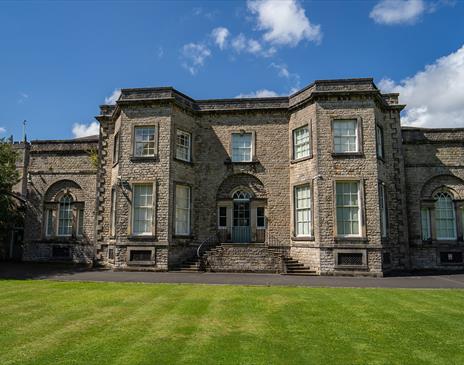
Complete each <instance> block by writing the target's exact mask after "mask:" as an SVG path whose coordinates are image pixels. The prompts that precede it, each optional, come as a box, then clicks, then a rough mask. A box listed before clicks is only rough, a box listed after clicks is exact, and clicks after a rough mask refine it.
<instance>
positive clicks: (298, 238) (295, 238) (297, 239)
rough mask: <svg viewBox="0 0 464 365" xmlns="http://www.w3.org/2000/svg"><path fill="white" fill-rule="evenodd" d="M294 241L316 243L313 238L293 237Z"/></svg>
mask: <svg viewBox="0 0 464 365" xmlns="http://www.w3.org/2000/svg"><path fill="white" fill-rule="evenodd" d="M291 240H292V241H314V240H315V239H314V237H313V236H292V237H291Z"/></svg>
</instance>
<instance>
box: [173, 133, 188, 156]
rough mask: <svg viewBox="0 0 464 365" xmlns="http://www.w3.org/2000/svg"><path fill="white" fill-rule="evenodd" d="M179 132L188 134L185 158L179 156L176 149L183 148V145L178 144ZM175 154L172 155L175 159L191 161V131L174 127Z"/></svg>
mask: <svg viewBox="0 0 464 365" xmlns="http://www.w3.org/2000/svg"><path fill="white" fill-rule="evenodd" d="M179 134H183V135H184V136H188V147H187V158H186V159H185V158H183V157H182V156H179V154H178V149H179V147H180V148H185V146H182V145H179V143H178V140H177V137H178V136H179ZM175 146H176V148H175V154H174V157H175V159H176V160H179V161H183V162H192V133H191V132H188V131H186V130H183V129H180V128H176V139H175Z"/></svg>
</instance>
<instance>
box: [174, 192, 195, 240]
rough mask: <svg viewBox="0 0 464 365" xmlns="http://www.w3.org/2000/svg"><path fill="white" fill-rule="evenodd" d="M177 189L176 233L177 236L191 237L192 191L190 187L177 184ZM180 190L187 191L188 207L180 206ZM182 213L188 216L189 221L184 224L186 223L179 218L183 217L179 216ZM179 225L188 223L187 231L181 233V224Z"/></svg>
mask: <svg viewBox="0 0 464 365" xmlns="http://www.w3.org/2000/svg"><path fill="white" fill-rule="evenodd" d="M175 189H176V193H175V200H176V201H175V209H176V212H175V220H174V224H175V226H174V232H175V234H176V236H189V235H190V234H191V214H192V189H191V187H190V186H189V185H185V184H175ZM178 189H186V191H187V204H186V206H180V205H179V203H180V202H179V200H178V198H179V194H178ZM180 212H183V213H184V215H185V214H186V218H187V221H186V222H184V221H179V217H181V215H180V214H179V213H180ZM178 223H186V230H185V231H181V230H180V228H179V224H178Z"/></svg>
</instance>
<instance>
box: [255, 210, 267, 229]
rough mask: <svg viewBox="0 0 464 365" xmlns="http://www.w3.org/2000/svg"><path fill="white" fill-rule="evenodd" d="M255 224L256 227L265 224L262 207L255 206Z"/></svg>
mask: <svg viewBox="0 0 464 365" xmlns="http://www.w3.org/2000/svg"><path fill="white" fill-rule="evenodd" d="M256 225H257V226H258V227H264V225H265V218H264V207H258V208H256Z"/></svg>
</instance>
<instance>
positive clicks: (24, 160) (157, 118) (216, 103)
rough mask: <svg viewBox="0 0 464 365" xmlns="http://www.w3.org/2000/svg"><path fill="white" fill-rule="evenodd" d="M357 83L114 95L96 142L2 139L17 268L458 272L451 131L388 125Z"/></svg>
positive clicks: (461, 199)
mask: <svg viewBox="0 0 464 365" xmlns="http://www.w3.org/2000/svg"><path fill="white" fill-rule="evenodd" d="M403 108H404V105H401V104H399V102H398V94H382V93H381V92H380V91H379V89H378V88H377V87H376V86H375V84H374V83H373V80H372V79H370V78H366V79H344V80H321V81H315V82H314V83H313V84H311V85H309V86H307V87H306V88H304V89H302V90H300V91H298V92H296V93H295V94H293V95H291V96H289V97H272V98H250V99H213V100H194V99H192V98H190V97H189V96H187V95H184V94H182V93H180V92H179V91H177V90H175V89H173V88H171V87H162V88H139V89H123V90H122V92H121V96H120V98H119V100H118V101H117V102H116V105H103V106H101V107H100V115H98V116H97V117H96V119H97V120H98V121H99V123H100V134H99V136H95V137H87V138H83V139H74V140H63V141H53V140H50V141H32V142H30V143H28V142H26V143H15V144H14V147H15V148H16V149H17V151H18V152H19V155H20V159H19V161H18V169H19V170H20V173H21V176H22V179H21V182H20V183H19V184H18V185H17V187H16V190H17V192H18V193H20V194H21V195H22V196H23V197H24V198H25V199H26V201H27V203H26V211H27V215H26V220H25V227H24V238H23V240H22V243H21V242H20V240H18V244H20V243H21V247H22V252H21V256H22V259H23V260H24V261H73V262H79V263H93V264H101V265H105V266H108V267H111V268H114V269H118V270H156V271H168V270H190V271H192V270H209V271H216V272H226V271H229V272H276V273H296V274H316V275H317V274H319V275H335V274H348V275H374V276H381V275H383V274H385V273H387V272H389V271H392V270H410V269H445V270H450V269H463V268H464V263H463V253H464V242H463V226H464V129H422V128H410V127H401V124H400V112H401V110H402V109H403Z"/></svg>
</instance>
